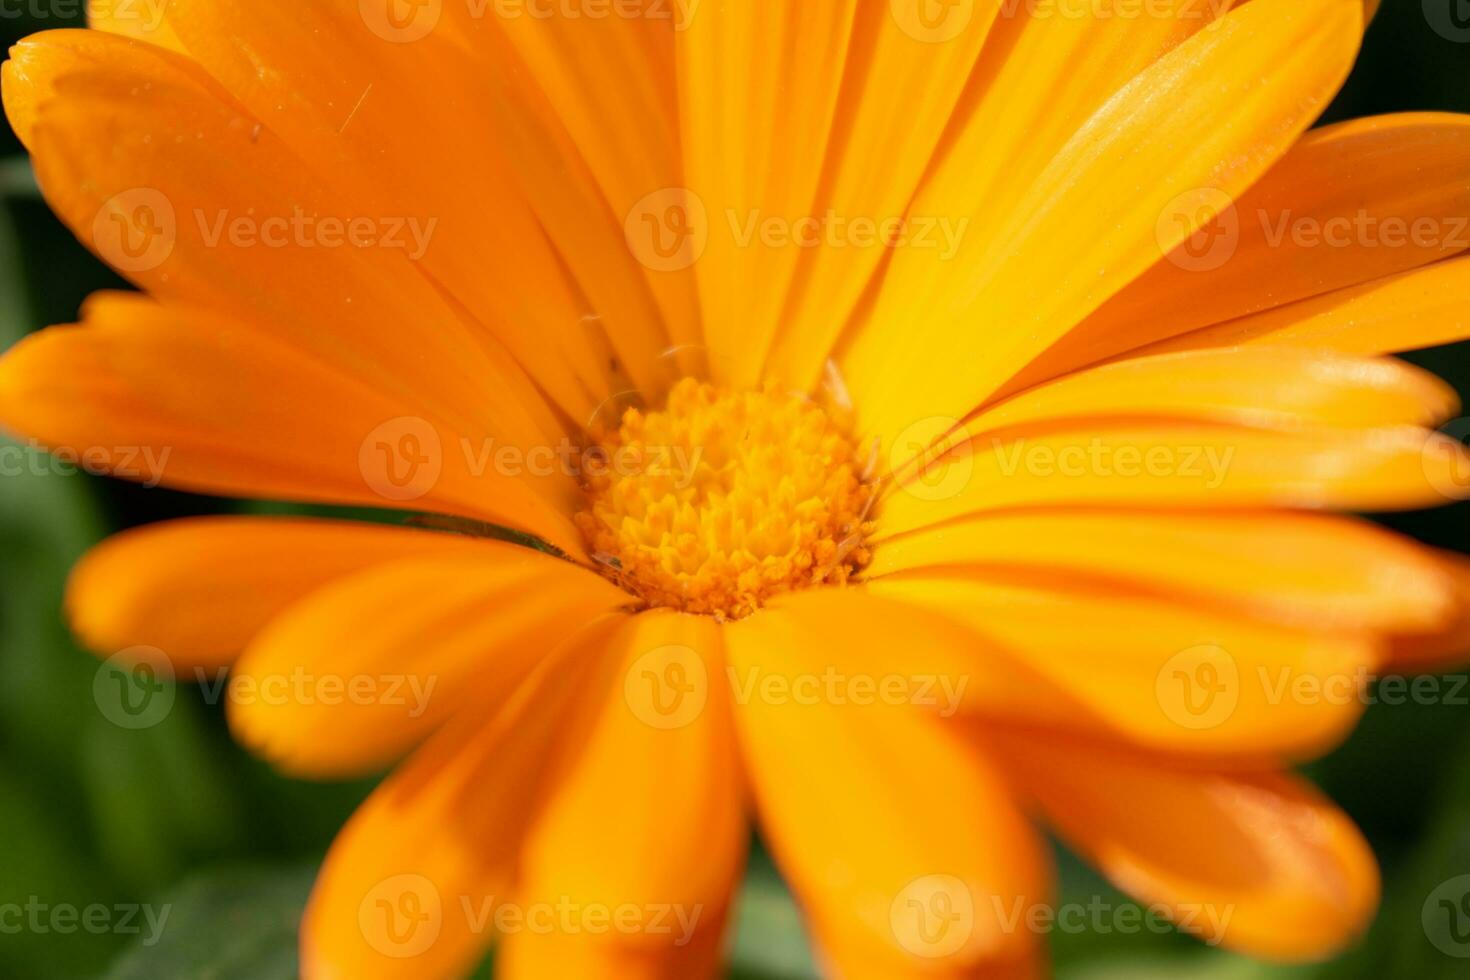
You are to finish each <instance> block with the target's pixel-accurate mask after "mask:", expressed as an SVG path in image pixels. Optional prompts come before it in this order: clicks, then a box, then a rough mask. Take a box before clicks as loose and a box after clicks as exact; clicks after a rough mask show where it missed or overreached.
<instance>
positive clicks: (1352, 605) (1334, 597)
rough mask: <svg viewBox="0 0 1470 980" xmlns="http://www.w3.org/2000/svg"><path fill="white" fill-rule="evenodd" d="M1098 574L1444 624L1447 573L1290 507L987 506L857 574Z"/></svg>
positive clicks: (1305, 619)
mask: <svg viewBox="0 0 1470 980" xmlns="http://www.w3.org/2000/svg"><path fill="white" fill-rule="evenodd" d="M1012 569H1016V570H1021V571H1022V572H1023V573H1024V572H1027V571H1029V572H1032V573H1045V574H1047V575H1052V576H1056V577H1058V579H1059V580H1060V581H1062V582H1070V583H1072V584H1074V585H1075V584H1079V583H1085V582H1088V581H1101V582H1108V583H1114V584H1122V585H1128V586H1131V587H1133V588H1136V589H1140V590H1146V591H1147V592H1149V593H1151V594H1156V595H1160V596H1166V597H1169V596H1178V597H1180V598H1182V599H1185V600H1190V601H1203V602H1208V603H1212V604H1219V605H1221V606H1222V607H1224V608H1239V609H1242V610H1244V611H1246V612H1248V613H1251V614H1254V615H1264V616H1269V617H1271V618H1275V619H1278V620H1280V621H1282V622H1286V623H1296V624H1299V625H1302V626H1307V627H1315V628H1326V629H1332V628H1360V629H1384V630H1399V631H1405V632H1407V631H1410V630H1418V629H1427V628H1436V627H1439V626H1442V625H1444V624H1445V621H1446V619H1447V618H1448V617H1449V616H1450V614H1451V612H1452V611H1453V609H1454V608H1455V600H1454V597H1453V594H1452V591H1451V579H1450V577H1449V576H1448V575H1446V574H1445V572H1444V571H1443V569H1442V568H1441V566H1440V564H1439V562H1438V561H1437V560H1435V558H1434V557H1433V556H1432V555H1431V554H1430V553H1428V552H1427V551H1425V550H1424V549H1422V548H1420V547H1418V546H1416V545H1415V544H1414V543H1412V542H1410V541H1409V540H1407V539H1404V538H1399V537H1397V536H1395V535H1393V534H1390V533H1388V532H1386V531H1382V530H1379V529H1378V528H1376V527H1374V526H1373V525H1370V524H1367V523H1365V522H1359V521H1353V520H1348V519H1344V518H1336V517H1316V516H1310V515H1297V514H1191V513H1176V514H1166V513H1148V512H1143V513H1128V512H1119V511H1067V510H1056V511H1037V512H999V513H995V514H989V515H982V516H977V517H974V518H971V519H968V520H964V521H958V522H955V523H952V524H943V525H939V526H937V527H931V528H926V529H924V530H921V531H917V532H914V533H912V534H908V535H904V536H901V537H898V538H894V539H891V540H884V539H882V538H879V539H878V540H877V541H875V542H874V545H873V558H872V561H871V562H870V563H869V565H868V567H867V568H866V569H865V570H864V573H863V574H864V577H865V578H867V579H869V580H872V579H875V578H878V577H880V576H885V575H928V576H943V575H945V574H950V573H964V572H966V571H971V570H973V571H976V572H982V573H988V574H990V575H993V576H997V577H1003V576H1004V575H1005V574H1006V573H1007V572H1008V570H1012Z"/></svg>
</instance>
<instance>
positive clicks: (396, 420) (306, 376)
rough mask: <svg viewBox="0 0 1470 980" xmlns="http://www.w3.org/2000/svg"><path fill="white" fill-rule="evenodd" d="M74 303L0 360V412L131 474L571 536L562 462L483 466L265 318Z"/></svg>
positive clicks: (437, 427) (144, 302) (440, 431)
mask: <svg viewBox="0 0 1470 980" xmlns="http://www.w3.org/2000/svg"><path fill="white" fill-rule="evenodd" d="M84 314H85V319H86V323H85V324H84V325H83V326H80V327H71V326H69V327H53V328H51V329H49V330H44V331H42V332H41V333H39V334H35V335H33V336H31V337H29V338H27V339H25V340H23V341H22V342H21V343H20V344H18V345H16V347H15V348H14V349H13V350H11V351H10V352H9V353H8V354H6V356H5V357H4V358H3V359H0V424H3V425H4V426H6V427H7V428H10V429H12V430H14V431H16V432H18V433H24V434H26V435H29V436H31V437H34V438H36V439H38V440H39V441H41V442H43V443H45V444H46V445H48V446H50V447H53V448H54V449H62V450H66V451H68V452H70V453H72V454H74V456H75V458H77V459H78V460H79V461H81V462H82V463H84V464H85V465H86V466H88V467H89V468H91V469H99V470H104V471H106V472H109V473H111V474H113V475H115V476H120V477H125V478H128V479H132V480H136V481H139V482H142V483H144V484H150V485H158V484H163V485H166V486H170V487H178V488H181V489H186V490H193V491H200V492H205V493H215V494H221V495H226V496H240V497H268V498H276V499H286V500H303V501H319V502H325V503H348V504H358V505H362V506H367V507H410V508H414V509H432V510H439V511H443V512H448V513H453V514H458V515H461V516H465V517H470V518H474V519H478V520H484V521H489V522H492V523H501V524H508V525H511V526H515V527H519V528H522V529H524V530H526V531H528V532H530V533H533V534H537V535H540V536H542V537H544V538H546V539H547V540H548V541H552V542H554V543H555V544H557V545H558V546H559V547H561V548H563V549H564V550H567V551H569V552H572V553H575V551H576V550H578V549H579V548H580V541H581V536H580V534H579V533H578V532H577V530H576V528H575V527H573V526H572V522H571V519H570V516H569V515H570V511H571V508H572V502H573V501H574V500H575V499H576V494H577V493H578V491H577V490H576V488H575V484H574V483H573V481H572V479H571V476H570V474H558V473H552V474H551V475H549V476H547V477H544V478H542V477H532V476H528V475H526V474H527V473H528V472H529V468H528V467H526V466H520V467H519V468H517V469H516V470H515V471H514V472H512V471H511V469H510V468H509V467H497V466H494V465H489V464H491V463H493V459H485V460H481V459H480V458H479V457H480V452H481V450H480V449H477V448H475V447H476V443H475V442H474V440H473V439H472V438H471V436H470V434H469V433H468V432H466V431H465V430H462V429H460V430H457V429H455V428H453V427H451V426H450V425H449V424H448V423H446V422H445V421H443V420H442V419H441V418H439V417H437V416H434V415H432V414H430V413H428V412H427V411H425V410H422V409H418V408H416V406H415V405H414V403H411V402H405V401H401V400H397V399H396V398H395V397H394V394H393V393H391V392H388V391H384V390H381V389H379V388H377V387H375V386H374V385H371V384H369V383H367V382H366V380H365V379H363V378H360V377H354V376H351V375H346V376H344V375H343V374H342V373H341V372H340V371H339V370H338V369H337V367H338V366H337V365H335V364H333V363H332V362H330V361H327V362H325V363H324V362H323V361H322V360H320V359H318V358H314V357H313V356H311V355H310V354H307V353H305V352H303V351H301V350H300V349H298V348H295V347H293V346H292V345H290V344H288V343H283V342H281V341H280V340H278V339H277V338H275V337H273V336H271V334H270V332H269V331H265V330H261V329H258V328H255V327H254V326H252V324H250V323H248V322H241V321H239V320H236V319H233V318H230V317H224V316H220V315H218V314H214V313H211V312H209V311H208V310H205V309H201V308H189V307H180V306H165V305H160V304H157V303H154V302H151V301H149V300H148V299H146V298H144V297H141V296H138V295H136V294H122V293H117V294H112V293H105V294H99V295H98V296H96V297H94V298H93V299H92V300H91V301H90V302H89V303H88V304H87V307H86V309H85V311H84ZM487 445H488V443H487ZM487 452H488V450H487ZM518 458H520V459H522V460H526V459H529V458H530V457H529V455H527V456H522V457H518ZM481 462H484V463H486V465H483V466H482V465H480V463H481ZM553 469H554V467H553Z"/></svg>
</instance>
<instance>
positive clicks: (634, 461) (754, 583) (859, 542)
mask: <svg viewBox="0 0 1470 980" xmlns="http://www.w3.org/2000/svg"><path fill="white" fill-rule="evenodd" d="M598 445H599V447H600V448H601V452H600V453H599V454H598V456H599V459H600V465H599V466H597V467H595V468H594V469H593V471H592V472H590V473H589V474H588V475H587V477H586V479H585V481H584V486H585V489H586V492H587V497H588V500H587V506H586V508H585V509H584V510H583V511H582V512H581V513H580V514H578V515H577V523H578V526H579V527H581V529H582V532H583V534H585V535H586V537H587V540H588V543H589V544H590V546H591V548H592V552H593V554H594V555H595V556H596V558H597V560H598V561H599V563H600V564H601V566H602V568H603V569H604V571H605V573H606V574H607V575H608V576H609V577H611V578H613V579H614V580H615V581H617V582H618V583H619V584H621V585H622V586H623V587H624V588H626V589H627V590H628V591H630V592H632V593H634V594H635V595H637V596H639V597H640V598H641V599H642V600H643V601H644V602H645V603H647V604H648V605H650V606H667V607H672V608H675V609H680V610H683V611H685V612H691V613H702V614H707V615H711V616H715V617H717V618H720V619H739V618H741V617H743V616H747V615H749V614H750V613H752V612H753V611H755V610H756V609H757V608H759V607H760V605H761V604H762V603H763V602H764V601H765V600H766V599H768V598H769V597H771V596H773V595H776V594H778V593H781V592H786V591H790V590H792V589H801V588H807V587H809V586H813V585H823V584H839V585H840V584H842V583H845V582H846V581H847V579H848V577H849V576H850V575H852V574H853V573H854V572H855V571H857V570H859V569H860V568H862V567H863V566H864V565H865V564H867V561H868V551H867V548H866V547H865V545H864V539H865V537H866V535H867V534H868V532H869V531H870V530H871V528H870V526H869V525H868V524H867V516H868V509H869V506H870V502H871V500H872V487H871V486H870V485H869V484H868V482H867V481H866V479H865V476H864V471H865V468H866V457H865V455H864V454H863V453H861V452H860V451H859V447H858V445H857V443H856V440H855V439H854V437H853V434H852V429H851V426H850V424H849V421H848V420H847V419H846V418H845V417H844V414H843V413H841V412H839V411H837V410H836V409H829V408H824V407H823V406H822V405H820V404H818V403H817V402H815V401H813V400H812V399H809V398H806V397H804V396H801V395H795V394H788V393H786V392H784V391H781V390H779V389H777V388H775V387H772V386H767V387H766V388H763V389H761V390H759V391H739V392H727V391H722V390H720V389H718V388H716V387H714V386H713V385H710V384H705V383H701V382H699V381H695V380H694V379H691V378H686V379H684V380H682V381H680V382H679V383H678V384H676V385H675V386H674V388H673V389H672V390H671V391H670V392H669V397H668V401H667V404H666V405H665V406H664V408H663V409H662V410H660V411H649V412H645V411H641V410H639V409H637V408H630V409H628V410H627V412H625V413H624V415H623V417H622V420H621V423H620V425H619V426H618V428H617V430H616V431H613V432H609V433H606V434H605V435H603V436H602V437H601V438H599V439H598Z"/></svg>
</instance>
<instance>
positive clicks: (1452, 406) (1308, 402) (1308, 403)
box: [966, 347, 1460, 433]
mask: <svg viewBox="0 0 1470 980" xmlns="http://www.w3.org/2000/svg"><path fill="white" fill-rule="evenodd" d="M1459 410H1460V399H1459V396H1458V395H1456V394H1455V390H1454V389H1453V388H1451V387H1450V386H1449V385H1448V384H1446V383H1445V382H1444V381H1441V380H1440V379H1439V378H1438V377H1436V376H1434V375H1432V374H1430V373H1428V372H1427V371H1423V370H1421V369H1419V368H1416V367H1413V366H1412V365H1409V364H1406V363H1404V362H1402V361H1397V360H1393V359H1390V358H1367V357H1349V356H1344V355H1341V354H1336V353H1334V352H1332V351H1325V350H1311V349H1306V350H1294V349H1290V348H1287V349H1282V348H1279V347H1272V348H1269V349H1266V348H1244V349H1236V348H1227V349H1221V350H1202V351H1186V352H1181V353H1175V354H1160V355H1155V356H1152V357H1135V358H1129V359H1127V360H1122V361H1116V362H1113V363H1111V364H1103V365H1100V366H1097V367H1092V368H1088V369H1087V370H1084V371H1078V372H1076V373H1073V374H1070V375H1067V376H1066V377H1063V378H1059V379H1057V380H1056V381H1052V382H1048V383H1047V384H1043V385H1039V386H1037V387H1035V388H1032V389H1030V390H1028V391H1023V392H1021V393H1020V394H1018V395H1016V396H1014V397H1012V398H1010V399H1007V400H1006V401H1003V402H1001V403H999V404H998V405H996V406H994V407H992V408H988V409H985V410H984V411H982V412H980V413H979V414H977V415H975V416H974V417H972V418H971V419H969V420H968V421H967V422H966V428H967V429H968V430H969V431H970V432H972V433H973V432H987V431H993V430H997V429H1002V428H1004V427H1007V426H1016V425H1025V424H1031V423H1036V422H1044V421H1051V420H1057V419H1083V418H1109V417H1112V418H1169V419H1195V420H1211V421H1219V422H1230V423H1234V424H1237V425H1246V426H1253V427H1261V428H1280V429H1287V430H1290V429H1302V428H1308V427H1311V426H1318V425H1330V426H1345V427H1356V426H1385V425H1397V424H1403V425H1423V426H1428V427H1433V426H1437V425H1439V424H1440V423H1441V422H1443V421H1445V420H1446V419H1449V418H1453V417H1454V416H1455V415H1456V414H1458V413H1459Z"/></svg>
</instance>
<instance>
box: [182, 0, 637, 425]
mask: <svg viewBox="0 0 1470 980" xmlns="http://www.w3.org/2000/svg"><path fill="white" fill-rule="evenodd" d="M445 6H449V7H450V8H452V9H451V10H450V11H449V12H448V16H445V14H446V12H445V10H444V7H445ZM461 6H463V5H461V4H449V5H445V4H441V3H435V4H433V5H424V6H421V7H419V8H415V9H414V10H413V11H412V12H411V13H412V16H411V17H410V18H409V19H408V20H409V24H410V25H412V24H414V23H415V22H416V21H418V20H420V19H422V20H424V22H425V24H426V25H427V24H429V23H433V22H434V18H436V17H437V18H438V19H439V21H440V22H438V23H434V28H433V29H432V30H430V31H429V32H428V33H427V34H426V35H425V36H423V37H420V38H417V39H416V40H413V42H412V43H391V42H392V40H393V37H394V35H395V33H396V32H395V31H394V29H393V27H392V25H391V23H390V22H386V21H385V22H382V23H378V22H375V21H373V20H372V19H371V18H370V17H369V16H368V14H367V11H369V9H370V6H369V7H362V8H361V9H359V7H358V5H352V4H318V5H315V6H313V7H310V8H305V9H302V8H300V7H297V6H295V5H292V4H289V3H279V2H269V3H260V4H252V5H251V6H249V7H240V6H236V5H229V4H224V5H222V4H218V3H213V2H208V0H204V2H200V0H177V2H174V0H170V23H171V24H173V25H174V27H175V29H176V30H177V32H178V34H179V36H180V37H181V39H182V41H183V44H184V47H185V49H186V50H187V51H188V53H189V54H190V56H192V57H194V58H196V59H197V60H198V61H199V63H200V64H201V65H202V66H203V67H204V69H205V70H207V71H208V72H209V73H210V74H211V75H213V76H214V77H215V78H216V79H217V80H218V81H219V82H220V84H222V85H223V86H224V87H225V88H226V89H228V90H229V91H230V92H231V93H232V94H233V95H234V96H235V97H236V98H238V99H239V100H240V101H241V102H242V103H243V104H244V105H245V107H246V108H247V109H248V110H249V111H250V112H251V113H252V114H253V115H255V116H256V117H257V118H259V119H260V120H261V121H262V122H263V123H264V124H265V125H266V126H267V127H269V128H271V129H273V130H276V131H278V132H279V134H280V138H281V139H282V140H283V141H284V142H285V143H286V144H287V145H288V146H289V147H290V148H291V150H292V151H293V152H294V153H295V154H296V155H297V156H298V157H300V158H301V159H302V160H303V161H305V162H306V163H307V164H308V165H310V166H311V167H312V168H313V169H314V170H316V171H318V172H326V173H349V174H352V175H353V176H354V188H353V195H354V197H353V200H352V201H351V202H350V203H351V204H352V205H353V206H354V207H355V208H357V209H358V212H359V213H361V214H366V215H384V216H387V215H395V216H396V215H418V216H425V217H431V218H432V220H433V231H432V238H431V240H430V241H429V243H428V244H429V247H428V248H427V249H426V250H425V251H424V252H423V254H422V255H421V256H419V257H418V264H419V265H420V267H421V268H422V269H423V270H424V272H425V274H426V276H427V277H428V278H429V279H430V280H431V282H432V283H433V284H434V285H435V286H436V287H437V288H439V289H441V290H442V291H444V292H445V293H446V294H447V296H448V297H449V301H450V303H451V305H453V306H455V307H457V308H459V309H462V310H464V311H465V312H466V313H467V315H468V316H469V317H470V318H471V319H472V320H473V325H474V327H475V329H477V330H480V331H482V332H486V333H488V334H490V335H491V336H493V337H495V338H496V339H497V340H499V341H500V342H502V343H503V344H504V345H505V346H506V347H507V348H508V349H509V350H510V351H512V352H513V353H514V354H515V356H516V358H517V360H518V361H519V362H520V363H521V364H522V365H523V366H524V367H525V368H526V370H527V371H528V372H530V373H531V375H532V376H533V377H535V379H536V381H537V383H538V385H539V386H540V387H541V388H542V389H543V390H545V391H546V392H548V393H549V394H550V395H551V396H552V397H553V398H554V400H555V401H556V402H557V404H558V405H560V406H561V407H562V408H563V409H564V410H565V411H566V412H567V413H568V414H569V415H571V416H572V418H573V419H574V420H575V421H576V422H577V423H579V424H584V423H586V422H587V421H589V419H590V418H591V416H592V414H593V413H594V412H595V410H596V407H597V405H598V404H599V403H600V402H601V401H602V400H603V399H604V398H606V397H607V396H608V395H610V394H612V393H614V391H615V390H616V388H615V381H614V376H615V375H614V372H612V371H611V370H610V368H609V365H610V364H611V363H612V362H613V361H615V360H617V358H616V357H614V354H613V350H612V349H611V348H610V347H609V344H608V339H607V336H606V335H605V333H604V330H603V327H605V326H606V325H607V324H608V323H609V322H611V321H612V320H613V319H614V317H615V315H621V316H622V318H623V320H626V319H627V317H629V316H632V317H637V318H640V319H641V320H642V321H645V322H653V323H654V324H655V325H656V323H657V313H656V311H655V310H654V309H653V307H652V304H651V302H650V301H648V300H647V299H646V298H644V299H643V301H642V302H641V303H638V304H634V305H633V306H632V308H631V310H629V308H628V306H627V304H623V305H621V306H619V307H617V308H616V309H609V308H603V306H602V305H594V306H592V307H589V306H588V305H587V301H586V300H584V298H583V296H582V295H581V294H580V293H579V290H578V285H577V283H576V282H574V281H573V279H572V277H571V276H570V275H568V269H567V267H566V265H565V262H564V259H565V258H570V259H585V257H583V256H579V255H575V254H574V255H571V256H564V254H563V253H564V251H565V250H563V249H561V248H560V247H559V243H558V242H555V241H553V240H551V239H550V238H548V235H547V230H548V229H547V228H545V227H543V222H542V220H541V216H539V215H538V213H537V211H536V209H535V208H534V207H533V206H532V202H531V201H529V200H527V198H526V196H525V195H524V194H523V192H522V182H521V180H520V175H519V174H518V167H517V165H516V164H515V163H514V162H513V160H512V156H513V153H514V152H522V151H523V150H524V151H526V152H529V151H530V149H531V147H532V141H531V139H530V137H529V136H528V135H527V134H526V133H523V132H516V131H514V130H511V129H508V128H507V127H506V120H505V119H503V118H502V117H503V116H504V114H505V111H506V108H507V107H506V106H505V105H504V103H505V101H506V98H507V96H506V93H504V92H503V91H501V90H500V89H499V87H498V86H497V85H496V84H494V83H493V82H492V78H491V74H490V72H489V71H487V70H486V69H485V66H484V65H483V64H479V63H476V61H474V60H472V58H471V56H470V53H469V51H467V50H466V49H465V47H464V45H463V43H459V42H460V39H458V38H456V37H455V35H454V32H453V31H452V30H451V29H450V28H451V27H452V26H453V23H452V21H453V19H454V18H455V16H456V11H455V10H454V9H453V8H458V7H461ZM379 9H383V8H382V7H379ZM492 13H494V11H492ZM520 19H522V20H527V21H530V20H533V19H534V20H535V22H536V24H537V26H540V25H541V24H543V23H544V20H543V19H542V18H532V17H530V16H526V17H523V18H520ZM491 20H493V21H498V20H499V17H498V16H496V17H492V18H491ZM606 23H607V22H606V21H600V22H599V26H604V25H605V24H606ZM382 33H387V34H389V37H388V38H384V37H383V36H381V34H382ZM224 38H228V39H231V43H221V39H224ZM486 60H487V61H489V60H490V59H488V58H487V59H486ZM325 62H330V63H331V64H332V65H333V70H332V71H330V72H323V71H321V68H320V66H321V65H322V64H323V63H325ZM512 146H514V147H517V150H516V151H511V150H509V147H512ZM532 155H534V154H532ZM540 162H542V163H546V161H544V160H543V161H540ZM546 166H547V169H548V170H552V171H554V172H555V173H556V174H557V175H562V174H564V173H565V172H566V169H567V164H566V163H565V162H563V161H557V162H556V163H555V164H550V163H548V164H547V165H546ZM546 172H547V171H546V170H543V171H542V173H546ZM576 186H577V185H576V184H575V183H571V182H564V184H563V187H564V189H565V190H566V191H568V192H569V193H568V197H569V198H570V196H571V195H570V192H571V190H572V189H573V188H574V187H576ZM576 203H577V204H579V205H581V210H580V215H581V217H582V219H583V222H584V224H591V223H592V222H593V220H594V219H595V218H596V217H599V216H600V214H601V211H600V210H599V205H600V204H601V202H588V201H585V200H582V199H576ZM489 216H493V218H491V217H489ZM604 244H608V247H607V248H605V249H604V255H605V256H606V258H605V259H604V261H603V265H604V266H605V267H607V268H608V269H614V268H622V266H624V265H626V266H632V265H633V263H632V261H631V258H629V257H628V256H626V255H625V254H624V251H623V249H622V248H621V241H620V238H613V239H612V241H611V243H610V244H609V243H606V242H605V243H604ZM619 258H622V259H623V262H622V263H621V264H620V263H619V262H618V261H617V260H618V259H619ZM586 265H587V263H586V262H585V260H584V261H581V262H579V263H578V266H579V267H580V268H582V269H585V268H586ZM572 271H577V270H572ZM610 278H612V276H611V274H610V272H609V273H602V274H601V275H600V279H599V280H597V282H600V281H602V280H607V279H610ZM633 278H634V281H633V283H632V285H631V286H629V285H627V284H626V283H623V282H618V285H619V286H621V287H622V288H621V291H620V292H619V293H618V294H616V296H615V298H617V297H621V296H635V295H638V292H637V290H638V287H639V286H640V285H641V283H640V282H638V281H637V272H636V267H635V269H634V272H633ZM592 285H594V286H595V285H596V282H594V283H593V284H592ZM582 292H585V293H586V295H587V298H588V299H590V300H591V301H592V302H593V303H594V304H602V303H605V302H606V301H607V300H608V291H607V290H606V289H597V288H587V289H584V290H582ZM597 314H601V315H602V317H601V319H599V318H598V316H597ZM623 320H619V321H618V322H620V323H621V322H623ZM644 346H645V347H646V348H647V349H646V350H641V351H640V352H639V353H637V354H636V355H635V359H634V362H633V363H631V364H629V365H628V366H630V367H633V368H637V369H639V370H640V372H641V371H642V370H643V369H644V368H645V363H644V362H646V361H647V360H649V359H650V358H652V357H654V356H656V352H657V350H658V349H659V348H660V347H661V346H662V345H661V344H660V343H659V342H657V341H649V342H647V343H646V344H645V345H644ZM621 353H622V354H623V355H625V356H624V358H623V359H624V360H625V361H626V360H627V359H628V358H627V356H626V355H627V354H628V353H629V352H628V351H622V352H621ZM639 377H640V378H643V379H644V380H647V375H646V374H644V373H640V374H639Z"/></svg>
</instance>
